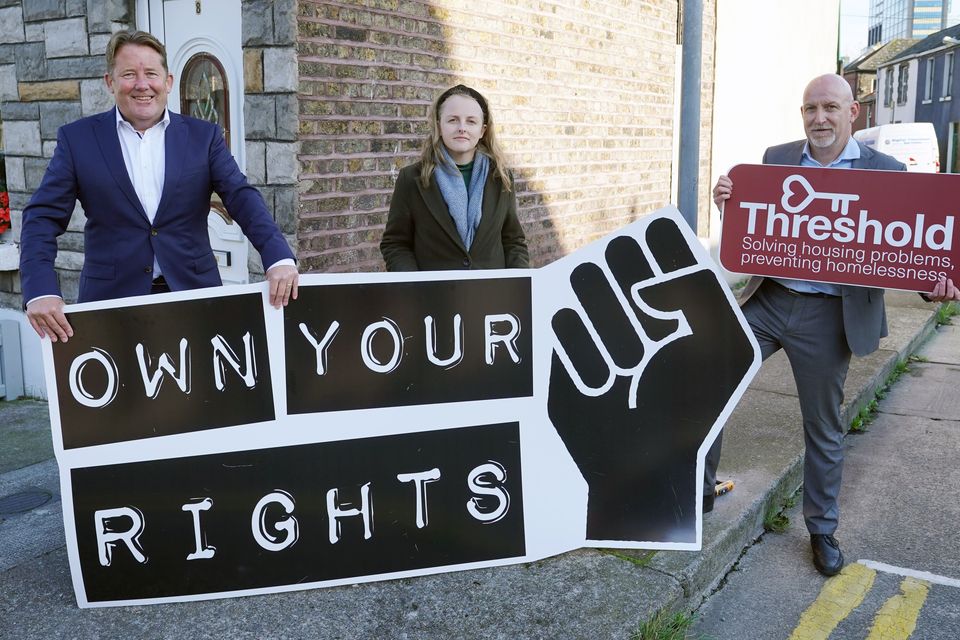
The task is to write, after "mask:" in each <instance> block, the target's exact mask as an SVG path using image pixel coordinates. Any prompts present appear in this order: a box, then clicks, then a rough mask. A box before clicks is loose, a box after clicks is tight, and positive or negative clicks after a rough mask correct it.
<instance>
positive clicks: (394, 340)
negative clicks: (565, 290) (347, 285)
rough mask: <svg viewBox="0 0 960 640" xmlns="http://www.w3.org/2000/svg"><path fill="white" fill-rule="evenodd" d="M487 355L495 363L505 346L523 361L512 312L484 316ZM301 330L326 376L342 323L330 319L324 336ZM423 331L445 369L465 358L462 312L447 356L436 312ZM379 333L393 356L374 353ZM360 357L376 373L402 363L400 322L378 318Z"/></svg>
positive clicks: (429, 350) (430, 352)
mask: <svg viewBox="0 0 960 640" xmlns="http://www.w3.org/2000/svg"><path fill="white" fill-rule="evenodd" d="M483 325H484V333H483V354H484V355H483V359H484V362H485V363H486V364H488V365H492V364H493V362H494V357H495V355H496V352H497V349H498V348H499V347H503V348H504V350H505V351H506V352H507V354H508V355H509V357H510V359H511V360H512V361H513V362H514V363H519V362H520V353H519V352H518V351H517V344H516V342H517V337H518V336H519V335H520V320H519V318H517V316H515V315H513V314H512V313H503V314H492V315H487V316H484V319H483ZM504 326H505V330H504V331H503V332H498V331H497V328H498V327H504ZM298 327H299V329H300V333H302V334H303V337H304V338H306V340H307V342H308V343H309V344H310V346H312V347H313V348H314V350H315V351H316V354H317V375H318V376H322V375H325V374H326V373H327V370H328V362H327V350H328V349H329V347H330V344H331V343H332V342H333V340H334V338H336V337H337V334H338V333H339V332H340V323H339V322H338V321H336V320H334V321H333V322H331V323H330V326H329V327H327V330H326V332H325V333H324V334H323V337H322V338H320V339H319V340H318V339H317V337H316V335H315V334H314V333H313V332H312V331H311V329H310V327H308V326H307V324H306V323H304V322H301V323H300V324H299V325H298ZM423 331H424V334H425V339H424V344H425V350H426V357H427V360H429V361H430V363H431V364H434V365H436V366H438V367H441V368H443V369H452V368H454V367H456V366H457V365H459V364H460V362H461V361H462V360H463V320H462V319H461V317H460V314H459V313H458V314H455V315H454V316H453V349H452V350H451V353H450V354H449V355H447V356H446V357H441V356H440V355H438V354H437V349H438V347H437V331H436V326H435V323H434V319H433V316H425V317H424V319H423ZM378 333H382V334H385V335H386V336H387V337H388V338H389V340H390V344H391V345H392V350H391V352H390V355H389V357H386V358H382V357H378V356H377V355H376V354H374V350H373V341H374V339H375V338H376V336H377V334H378ZM360 358H361V360H363V364H364V366H366V367H367V368H368V369H369V370H370V371H373V372H374V373H390V372H392V371H394V370H395V369H396V368H397V367H399V366H400V362H401V360H402V359H403V332H402V331H401V329H400V326H399V325H398V324H397V323H396V322H394V321H393V320H391V319H390V318H386V317H385V318H384V319H383V320H380V321H378V322H373V323H370V324H369V325H367V327H366V328H365V329H364V330H363V335H362V336H361V338H360Z"/></svg>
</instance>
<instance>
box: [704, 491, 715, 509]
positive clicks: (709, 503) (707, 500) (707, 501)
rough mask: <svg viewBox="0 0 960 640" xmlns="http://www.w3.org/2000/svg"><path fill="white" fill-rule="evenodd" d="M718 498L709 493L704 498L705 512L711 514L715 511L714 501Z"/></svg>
mask: <svg viewBox="0 0 960 640" xmlns="http://www.w3.org/2000/svg"><path fill="white" fill-rule="evenodd" d="M716 498H717V496H716V495H714V494H712V493H709V494H707V495H705V496H703V512H704V513H710V512H711V511H713V501H714V500H716Z"/></svg>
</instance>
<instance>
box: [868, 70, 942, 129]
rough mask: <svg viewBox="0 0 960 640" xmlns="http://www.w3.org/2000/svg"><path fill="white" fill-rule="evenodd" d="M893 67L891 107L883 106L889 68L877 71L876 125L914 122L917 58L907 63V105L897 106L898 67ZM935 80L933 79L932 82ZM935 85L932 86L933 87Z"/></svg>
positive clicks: (915, 112)
mask: <svg viewBox="0 0 960 640" xmlns="http://www.w3.org/2000/svg"><path fill="white" fill-rule="evenodd" d="M892 67H893V106H892V107H886V106H884V105H883V98H884V96H885V95H886V91H887V69H889V68H890V67H881V68H880V69H879V70H878V71H877V124H890V123H891V122H916V114H917V84H918V82H917V74H918V73H919V72H920V71H919V69H920V61H919V58H913V59H912V60H910V62H909V67H908V69H909V70H908V72H907V73H908V77H907V103H906V104H897V78H898V74H899V70H900V65H899V64H895V65H892ZM936 81H937V79H936V77H934V82H936ZM936 86H937V85H936V84H934V87H936Z"/></svg>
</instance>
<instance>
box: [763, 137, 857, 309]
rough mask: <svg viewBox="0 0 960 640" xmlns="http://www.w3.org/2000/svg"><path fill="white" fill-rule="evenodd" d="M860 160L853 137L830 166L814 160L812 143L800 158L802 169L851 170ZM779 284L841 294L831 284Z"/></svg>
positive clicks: (835, 294) (791, 287)
mask: <svg viewBox="0 0 960 640" xmlns="http://www.w3.org/2000/svg"><path fill="white" fill-rule="evenodd" d="M859 159H860V145H858V144H857V141H856V140H854V139H853V138H852V137H851V138H850V139H849V140H847V146H845V147H844V148H843V151H841V152H840V155H839V156H837V157H836V159H835V160H834V161H833V162H831V163H830V164H820V163H819V162H817V161H816V160H814V159H813V156H812V155H810V142H809V141H808V142H807V143H806V144H805V145H803V155H802V156H801V158H800V166H801V167H826V168H830V169H851V168H853V161H854V160H859ZM774 280H776V281H777V282H779V283H780V284H782V285H783V286H785V287H787V288H788V289H793V290H794V291H802V292H804V293H826V294H828V295H831V296H839V295H840V294H841V291H840V287H839V286H837V285H835V284H829V283H826V282H809V281H807V280H790V279H788V278H774Z"/></svg>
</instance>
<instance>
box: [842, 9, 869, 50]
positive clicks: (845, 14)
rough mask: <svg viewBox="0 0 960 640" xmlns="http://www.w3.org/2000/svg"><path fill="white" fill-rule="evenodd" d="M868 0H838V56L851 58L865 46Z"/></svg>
mask: <svg viewBox="0 0 960 640" xmlns="http://www.w3.org/2000/svg"><path fill="white" fill-rule="evenodd" d="M869 17H870V0H840V56H841V57H845V58H848V59H850V60H853V59H854V58H856V57H857V56H858V55H860V52H861V51H863V48H864V47H866V46H867V20H868V19H869Z"/></svg>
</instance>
